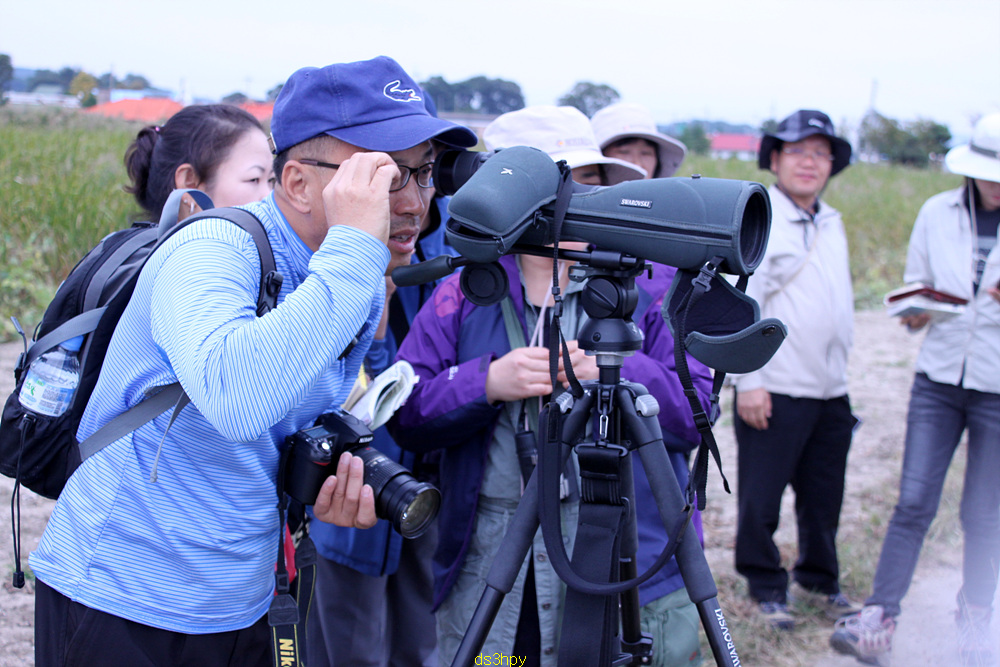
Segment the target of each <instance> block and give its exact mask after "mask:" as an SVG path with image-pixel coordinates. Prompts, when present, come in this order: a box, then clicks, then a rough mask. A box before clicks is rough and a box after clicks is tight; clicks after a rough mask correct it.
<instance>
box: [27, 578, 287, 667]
mask: <svg viewBox="0 0 1000 667" xmlns="http://www.w3.org/2000/svg"><path fill="white" fill-rule="evenodd" d="M179 583H180V582H179ZM273 655H274V651H273V650H272V647H271V629H270V627H268V625H267V615H266V614H265V615H264V616H263V617H262V618H261V619H260V620H259V621H257V622H256V623H254V624H253V625H251V626H250V627H249V628H244V629H242V630H233V631H230V632H215V633H211V634H205V635H189V634H184V633H182V632H171V631H170V630H161V629H160V628H154V627H150V626H148V625H143V624H141V623H136V622H135V621H129V620H126V619H124V618H120V617H118V616H113V615H111V614H106V613H104V612H103V611H98V610H96V609H91V608H90V607H85V606H84V605H82V604H80V603H79V602H73V601H72V600H70V599H69V598H68V597H66V596H65V595H63V594H62V593H60V592H59V591H57V590H56V589H54V588H52V587H50V586H47V585H46V584H45V582H43V581H42V580H40V579H39V580H36V584H35V665H36V666H37V667H73V666H74V665H79V666H80V667H119V666H121V665H128V666H129V667H175V666H176V665H189V666H190V667H202V666H203V667H226V666H227V665H228V666H230V667H272V664H273V663H274V658H273Z"/></svg>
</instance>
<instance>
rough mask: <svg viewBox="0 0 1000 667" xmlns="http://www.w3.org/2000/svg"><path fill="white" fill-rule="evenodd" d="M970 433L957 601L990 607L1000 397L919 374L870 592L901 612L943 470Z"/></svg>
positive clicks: (998, 523)
mask: <svg viewBox="0 0 1000 667" xmlns="http://www.w3.org/2000/svg"><path fill="white" fill-rule="evenodd" d="M966 430H968V435H969V438H968V441H969V451H968V461H967V463H966V468H965V483H964V486H963V488H962V505H961V510H960V517H961V521H962V530H963V532H964V533H965V554H964V564H963V569H962V575H963V586H962V591H961V592H960V594H959V596H960V598H964V601H965V602H968V603H970V604H973V605H976V606H980V607H991V606H992V605H993V596H994V594H995V592H996V588H997V567H998V566H1000V562H998V561H1000V394H991V393H986V392H981V391H974V390H971V389H963V388H962V387H956V386H954V385H949V384H941V383H938V382H932V381H931V380H929V379H928V378H927V376H926V375H924V374H922V373H918V374H917V376H916V378H914V381H913V389H912V391H911V392H910V407H909V413H908V414H907V418H906V445H905V450H904V453H903V472H902V475H901V477H900V481H899V502H898V504H897V505H896V509H895V510H894V511H893V514H892V519H891V520H890V521H889V530H888V532H887V534H886V536H885V542H884V543H883V544H882V554H881V556H880V557H879V561H878V568H877V569H876V570H875V581H874V582H873V590H872V596H871V597H870V598H868V600H867V602H866V604H879V605H882V606H883V607H885V611H886V613H887V614H889V615H892V616H895V615H897V614H899V611H900V602H901V601H902V599H903V597H904V596H905V595H906V591H907V589H909V587H910V582H911V580H912V579H913V571H914V570H915V569H916V567H917V559H918V557H919V555H920V549H921V547H922V546H923V543H924V536H926V534H927V529H928V528H929V527H930V525H931V521H933V519H934V516H935V515H936V514H937V510H938V505H939V503H940V501H941V490H942V488H943V487H944V480H945V475H946V474H947V472H948V466H949V465H950V463H951V459H952V456H953V455H954V454H955V449H956V448H957V447H958V443H959V440H960V439H961V436H962V432H963V431H966Z"/></svg>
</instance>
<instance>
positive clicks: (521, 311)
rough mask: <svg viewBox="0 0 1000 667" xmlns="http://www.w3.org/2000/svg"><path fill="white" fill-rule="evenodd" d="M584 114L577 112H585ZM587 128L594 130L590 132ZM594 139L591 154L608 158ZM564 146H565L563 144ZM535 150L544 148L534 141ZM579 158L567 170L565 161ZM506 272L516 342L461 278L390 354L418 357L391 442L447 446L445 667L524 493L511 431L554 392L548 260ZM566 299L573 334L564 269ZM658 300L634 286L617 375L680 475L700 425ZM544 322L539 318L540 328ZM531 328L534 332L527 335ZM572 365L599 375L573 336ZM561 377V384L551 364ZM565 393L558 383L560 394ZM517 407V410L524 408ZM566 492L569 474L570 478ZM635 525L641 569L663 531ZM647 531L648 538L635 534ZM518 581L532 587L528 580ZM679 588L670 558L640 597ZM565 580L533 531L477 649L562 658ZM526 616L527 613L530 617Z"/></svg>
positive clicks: (581, 318) (571, 288)
mask: <svg viewBox="0 0 1000 667" xmlns="http://www.w3.org/2000/svg"><path fill="white" fill-rule="evenodd" d="M584 120H586V119H585V117H584ZM587 132H588V133H589V125H588V128H587ZM590 136H591V142H592V144H594V148H593V151H594V153H595V154H596V157H595V158H594V161H595V162H597V161H599V160H606V159H607V158H603V156H601V155H600V153H599V151H597V149H596V143H595V142H593V140H592V133H590ZM564 143H565V142H564ZM539 147H540V148H542V147H541V146H539ZM570 166H574V165H572V164H571V165H570ZM500 264H501V266H502V267H503V268H504V270H505V271H506V273H507V277H508V280H509V285H510V288H509V294H508V298H509V299H510V302H509V304H510V305H511V306H512V311H513V313H514V314H515V317H516V319H517V325H518V326H519V327H520V329H521V334H522V336H523V341H522V336H517V337H516V338H517V340H515V341H511V340H509V337H508V333H507V331H508V329H507V325H506V324H505V321H504V314H503V310H504V309H503V307H502V305H500V304H497V305H493V306H487V307H481V306H476V305H474V304H473V303H471V302H469V301H468V300H466V299H465V298H464V296H463V294H462V292H461V290H460V288H459V282H458V277H457V276H452V277H450V278H449V279H447V280H446V281H445V282H444V283H442V284H441V285H440V286H439V287H438V288H437V289H436V290H435V292H434V295H433V296H432V297H431V300H430V301H429V302H428V303H427V304H425V306H424V307H423V308H422V309H421V311H420V313H419V314H418V315H417V317H416V319H415V320H414V322H413V325H412V327H411V329H410V333H409V335H408V336H407V337H406V340H405V341H404V342H403V344H402V346H401V348H400V350H399V354H398V357H397V358H398V359H405V360H407V361H408V362H410V364H412V365H413V368H414V370H415V371H416V373H417V374H418V375H419V376H420V381H419V382H418V383H417V384H416V386H415V388H414V391H413V393H412V394H411V395H410V398H409V399H408V400H407V402H406V404H405V405H404V406H403V407H402V408H401V409H400V411H399V412H398V413H397V415H396V418H395V420H394V422H393V424H392V426H393V435H394V437H395V438H396V440H397V442H398V443H399V444H400V446H402V447H404V448H407V449H413V450H416V451H429V450H433V449H442V463H441V492H442V495H443V502H442V507H441V513H440V515H439V521H440V542H439V545H438V549H437V553H436V554H435V562H434V570H435V571H434V575H435V600H434V605H435V609H436V616H437V627H438V647H439V650H440V657H441V661H442V664H450V662H451V660H452V658H453V657H454V655H455V652H456V651H457V648H458V646H459V644H460V642H461V639H462V637H463V636H464V634H465V631H466V628H467V625H468V622H469V620H470V619H471V617H472V613H473V610H474V609H475V606H476V604H477V603H478V601H479V598H480V596H481V594H482V591H483V590H484V587H485V576H486V573H487V572H488V570H489V567H490V565H491V563H492V562H493V558H494V556H495V555H496V553H497V550H498V549H499V547H500V545H501V543H502V541H503V537H504V535H505V534H506V532H507V527H508V525H509V523H510V520H511V517H512V516H513V513H514V510H515V509H516V507H517V503H518V501H519V499H520V496H521V487H522V481H521V474H520V468H519V465H518V459H517V453H516V448H515V444H514V435H515V432H516V431H517V430H519V429H520V428H521V427H522V424H523V420H525V419H527V420H528V422H529V424H530V423H531V422H532V419H533V416H534V415H537V408H538V406H539V404H540V402H541V400H542V397H545V396H547V395H548V394H550V393H551V392H552V387H551V385H550V381H549V370H548V355H549V353H548V349H547V348H546V347H544V343H542V344H538V345H533V344H532V343H533V342H534V341H535V340H540V341H545V340H547V338H546V337H545V336H543V335H539V333H538V332H541V331H544V329H545V328H546V324H547V323H548V314H547V312H546V310H547V309H546V308H545V306H544V305H541V306H540V305H538V304H544V303H545V296H546V294H548V292H549V287H550V286H551V279H552V264H551V260H550V259H546V258H540V257H533V256H528V255H521V256H517V257H514V256H510V255H508V256H504V257H502V258H501V260H500ZM561 275H562V277H563V279H562V284H561V290H562V294H563V295H564V300H563V302H564V307H563V315H562V318H561V319H562V327H563V331H564V334H565V336H566V338H567V339H573V338H575V337H576V334H577V332H578V331H580V329H581V328H582V326H583V325H584V324H585V322H586V320H587V315H586V313H584V312H583V309H582V305H581V303H580V298H579V297H580V293H581V292H582V290H583V285H582V284H580V283H576V282H570V281H569V280H568V279H567V277H566V272H565V271H563V272H562V273H561ZM660 299H662V295H657V298H654V296H653V295H651V294H650V293H648V292H647V291H645V290H644V289H642V288H641V287H640V288H639V304H638V307H637V308H636V311H635V312H636V313H637V315H638V318H639V319H638V320H637V324H638V325H639V327H640V328H641V329H642V330H643V332H644V334H645V340H644V343H643V348H642V350H640V351H639V352H637V353H636V354H635V355H633V356H630V357H626V358H625V360H624V365H623V367H622V371H621V376H622V378H623V379H625V380H629V381H632V382H637V383H640V384H643V385H644V386H645V387H646V388H647V389H648V390H649V393H650V394H652V395H653V396H654V397H655V398H656V399H657V401H658V402H659V404H660V413H659V421H660V425H661V428H662V429H663V433H664V440H665V441H666V442H667V446H668V449H670V455H671V461H672V463H673V465H674V468H675V471H676V472H677V473H678V477H679V479H680V482H681V483H682V484H684V483H686V475H687V471H686V465H685V463H686V462H685V454H686V453H687V452H688V451H690V450H691V449H693V448H694V447H695V445H696V444H697V443H698V441H699V438H698V433H697V430H696V429H695V426H694V423H693V418H692V416H691V411H690V406H689V404H688V402H687V399H686V398H685V397H684V395H683V393H682V389H681V384H680V380H679V379H678V377H677V373H676V369H675V367H674V360H673V338H672V336H671V335H670V333H669V331H668V329H667V326H666V323H665V322H664V320H663V318H662V317H661V315H660V312H659V305H658V302H659V300H660ZM539 321H541V323H542V324H541V325H539V324H538V323H539ZM533 332H534V333H533ZM568 345H569V349H570V350H571V361H572V365H573V370H574V372H575V373H576V375H577V377H579V378H580V379H581V380H587V379H596V378H597V367H596V363H595V360H594V358H593V357H589V356H586V355H585V354H584V352H583V350H581V349H579V346H578V345H577V344H576V341H575V340H570V341H569V343H568ZM688 363H689V365H690V367H691V370H692V375H693V377H694V382H695V386H696V388H697V390H698V392H699V395H701V396H702V397H703V398H702V400H703V402H705V398H704V397H707V395H708V393H709V390H710V378H709V372H708V369H707V368H705V367H704V366H703V365H701V364H699V363H698V362H696V361H694V360H693V359H690V358H689V360H688ZM559 380H560V381H563V380H565V374H564V373H563V372H562V371H560V376H559ZM561 389H562V388H561V387H557V388H556V390H557V391H560V390H561ZM522 406H523V410H522ZM634 460H635V461H636V465H635V468H636V471H637V472H636V474H635V484H636V507H637V511H638V512H639V514H640V515H641V514H642V513H643V512H644V510H645V511H647V512H652V513H655V512H656V508H655V505H654V503H653V498H652V491H651V490H650V488H649V484H648V482H647V481H646V477H645V474H643V473H642V468H641V463H640V462H639V461H638V457H634ZM567 478H568V481H569V484H568V486H569V487H570V488H571V489H572V488H575V482H576V480H575V475H567ZM577 502H578V498H577V495H576V493H575V492H572V491H571V492H570V493H569V494H567V495H566V497H565V498H563V505H562V507H563V513H562V514H563V524H564V528H563V535H564V541H565V542H566V544H567V551H569V552H571V551H572V540H573V533H574V530H575V526H576V515H577ZM641 524H642V522H641V519H640V546H639V554H638V560H639V565H640V569H641V568H642V566H643V564H644V563H645V564H646V565H648V563H649V562H651V561H652V559H653V557H654V556H655V555H656V554H658V553H659V552H660V551H661V550H662V548H663V545H664V543H665V542H666V535H665V531H664V530H663V529H662V528H661V529H660V530H659V531H644V530H643V529H642V525H641ZM644 538H647V539H644ZM526 582H528V583H527V585H526ZM681 585H682V582H681V580H680V574H679V572H678V570H677V565H676V563H675V562H673V561H671V562H670V563H668V565H667V566H666V567H664V568H663V569H662V570H661V571H660V572H658V573H657V575H656V576H655V577H654V580H653V581H652V582H651V585H647V586H646V587H645V589H644V590H643V591H641V592H640V604H644V603H645V600H644V599H643V598H644V596H648V599H655V598H656V597H659V596H661V595H663V594H664V593H663V592H662V590H657V589H658V588H659V587H663V588H666V589H668V590H670V591H672V590H677V589H678V588H679V587H680V586H681ZM563 590H564V589H563V585H562V583H561V582H560V581H559V580H558V577H557V576H556V575H555V573H554V571H553V570H552V569H551V566H549V561H548V554H547V551H546V548H545V544H544V541H543V540H542V538H541V534H540V533H539V534H536V536H535V539H534V541H533V545H532V550H531V552H530V558H528V559H526V561H525V563H524V564H523V565H522V568H521V572H520V573H519V575H518V578H517V581H516V583H515V585H514V588H513V589H512V591H511V592H510V594H508V595H507V596H506V597H505V599H504V601H503V604H502V605H501V607H500V611H499V613H498V614H497V618H496V620H495V621H494V623H493V626H492V628H491V631H490V634H489V636H488V637H487V640H486V643H485V645H484V647H483V653H484V654H493V653H502V654H504V655H508V656H510V655H517V656H521V655H525V654H528V653H534V654H536V655H539V657H540V663H541V664H555V660H556V658H557V655H558V645H557V644H558V623H559V622H560V616H561V614H560V611H561V601H562V599H563ZM524 612H528V613H527V614H526V613H524Z"/></svg>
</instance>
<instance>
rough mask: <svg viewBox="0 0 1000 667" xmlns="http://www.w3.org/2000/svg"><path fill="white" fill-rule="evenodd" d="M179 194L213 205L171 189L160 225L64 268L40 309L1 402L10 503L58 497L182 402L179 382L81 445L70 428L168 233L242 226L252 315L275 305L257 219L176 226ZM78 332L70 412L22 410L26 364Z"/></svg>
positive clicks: (229, 211) (276, 283)
mask: <svg viewBox="0 0 1000 667" xmlns="http://www.w3.org/2000/svg"><path fill="white" fill-rule="evenodd" d="M184 192H189V193H190V194H191V195H192V196H193V197H194V198H195V199H196V201H197V202H198V204H199V205H201V206H202V207H203V208H206V209H211V207H212V202H211V200H210V199H209V198H208V197H207V195H205V194H204V193H202V192H199V191H197V190H188V191H181V190H175V191H174V193H173V195H172V197H171V200H168V204H167V206H166V207H165V208H164V210H165V214H164V217H162V218H161V219H160V223H159V224H157V223H149V222H142V223H136V224H134V225H132V227H130V228H128V229H122V230H119V231H117V232H114V233H112V234H110V235H108V236H106V237H105V238H104V239H103V240H101V242H100V243H98V244H97V245H96V246H95V247H94V248H93V249H91V250H90V252H88V253H87V255H86V256H84V258H83V259H81V260H80V262H79V263H78V264H77V265H76V266H75V267H74V268H73V270H72V271H70V274H69V275H68V276H67V277H66V280H65V281H63V283H62V284H61V285H60V286H59V289H58V290H57V291H56V295H55V297H54V298H53V299H52V302H51V303H50V304H49V306H48V308H46V310H45V314H44V315H43V317H42V321H41V322H40V323H39V325H38V327H37V329H36V331H35V335H34V337H33V342H32V343H31V345H30V347H29V346H27V344H26V345H25V352H24V353H23V354H21V356H20V359H19V360H18V363H17V366H16V368H15V369H14V379H15V385H16V386H15V388H14V391H13V392H12V393H11V394H10V396H8V397H7V402H6V404H5V405H4V409H3V417H2V421H0V473H2V474H3V475H5V476H7V477H12V478H13V479H14V480H15V481H14V497H15V499H19V486H20V485H22V484H23V485H24V486H26V487H28V488H29V489H31V490H32V491H34V492H35V493H37V494H39V495H41V496H45V497H46V498H53V499H54V498H57V497H58V496H59V494H60V492H62V489H63V487H64V486H65V484H66V480H67V479H69V476H70V475H71V474H72V473H73V471H74V470H76V468H77V467H78V466H79V465H80V463H81V462H82V461H83V460H84V459H86V458H87V457H88V456H90V455H92V454H93V453H95V452H96V451H99V450H100V449H101V448H103V447H104V446H106V445H109V444H111V443H112V442H114V441H115V440H117V439H118V438H120V437H122V436H123V435H125V434H127V433H130V432H131V431H134V430H135V429H136V428H138V427H139V426H141V425H143V424H145V423H146V422H148V421H150V420H152V419H153V418H154V417H156V416H158V415H160V414H162V413H163V412H165V411H166V410H168V409H169V408H171V407H174V406H176V407H177V408H178V409H177V410H175V414H176V413H177V412H179V409H180V408H183V406H184V405H186V403H187V402H188V398H187V395H186V394H185V393H184V391H183V389H181V387H180V384H179V383H174V384H171V385H167V386H166V387H162V388H160V390H159V391H158V392H157V393H153V394H151V395H150V397H149V398H147V399H146V400H144V401H143V402H141V403H139V404H138V405H136V406H135V407H133V408H131V409H130V410H128V411H127V412H125V413H123V414H121V415H119V416H118V417H116V418H115V419H113V420H111V422H109V423H108V424H107V425H105V426H104V427H103V428H101V429H100V430H98V431H97V432H96V433H94V434H93V435H92V436H91V437H89V438H87V439H86V440H85V441H84V442H82V443H79V444H78V443H77V440H76V431H77V428H78V427H79V424H80V419H81V417H82V416H83V412H84V410H85V408H86V407H87V401H88V400H89V399H90V395H91V393H92V392H93V390H94V385H95V384H96V383H97V378H98V376H99V375H100V371H101V366H102V365H103V364H104V357H105V353H106V352H107V348H108V344H109V343H110V342H111V335H112V334H113V333H114V330H115V326H116V325H117V323H118V320H119V318H120V317H121V315H122V312H123V311H124V310H125V306H126V305H128V302H129V299H130V298H131V296H132V292H133V290H134V289H135V285H136V281H137V280H138V277H139V273H140V271H141V270H142V267H143V266H144V265H145V263H146V260H147V259H148V258H149V257H150V255H152V253H153V251H154V250H155V249H156V248H157V247H158V246H159V244H161V243H163V242H164V241H165V240H166V239H167V238H169V237H170V235H171V234H174V233H175V232H177V231H178V230H180V229H182V228H184V227H185V226H187V225H189V224H190V223H192V222H194V221H195V220H201V219H204V218H222V219H225V220H229V221H230V222H232V223H233V224H236V225H239V226H240V227H241V228H243V229H245V230H246V231H247V232H249V233H250V235H251V236H252V237H253V239H254V242H255V243H256V245H257V252H258V254H259V255H260V263H261V282H260V284H261V289H260V293H259V295H258V297H257V315H258V316H261V315H263V314H264V313H266V312H268V311H269V310H271V308H273V307H274V304H275V302H276V300H277V296H278V291H279V290H280V289H281V282H282V280H281V275H280V274H279V273H278V272H277V271H276V270H275V265H274V255H273V253H272V250H271V244H270V243H269V242H268V239H267V232H266V231H265V230H264V227H263V225H262V224H261V223H260V221H259V220H258V219H257V218H256V217H255V216H254V215H253V214H251V213H250V212H248V211H245V210H243V209H238V208H220V209H213V210H209V211H205V212H203V213H199V214H197V215H194V216H191V217H189V218H186V219H184V220H183V221H181V222H179V223H177V222H176V219H177V217H176V216H177V213H176V211H177V205H179V203H180V196H181V195H182V194H183V193H184ZM167 211H171V213H167ZM15 324H16V320H15ZM19 330H20V328H19ZM23 335H24V334H23V332H22V336H23ZM80 335H83V336H84V342H83V345H82V346H81V348H80V351H79V353H78V354H79V361H80V382H79V385H78V386H77V388H76V391H75V393H74V395H73V399H72V403H71V404H70V406H69V408H68V409H67V410H66V412H64V413H63V414H61V415H59V416H57V417H50V416H47V415H40V414H37V413H35V412H32V411H30V410H27V409H25V408H24V407H23V406H22V405H21V402H20V399H19V394H20V392H21V386H22V385H23V384H24V381H25V378H26V377H27V369H28V366H30V365H31V362H32V361H34V360H35V359H36V358H38V357H39V356H40V355H42V354H44V353H45V352H47V351H48V350H51V349H53V348H55V347H56V346H58V345H59V344H60V343H62V342H64V341H66V340H69V339H71V338H74V337H76V336H80ZM18 542H19V540H18V539H17V531H16V530H15V560H19V555H20V554H19V553H18V552H19V551H20V549H19V545H18ZM18 570H20V567H18Z"/></svg>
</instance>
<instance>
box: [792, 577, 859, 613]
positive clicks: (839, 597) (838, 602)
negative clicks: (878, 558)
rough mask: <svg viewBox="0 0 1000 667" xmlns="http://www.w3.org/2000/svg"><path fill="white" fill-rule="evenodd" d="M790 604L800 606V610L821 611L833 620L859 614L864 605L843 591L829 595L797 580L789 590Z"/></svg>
mask: <svg viewBox="0 0 1000 667" xmlns="http://www.w3.org/2000/svg"><path fill="white" fill-rule="evenodd" d="M788 604H789V605H792V606H793V607H794V606H799V607H800V609H798V611H803V612H808V613H814V612H816V611H821V612H823V615H824V616H826V617H827V618H829V619H830V620H831V621H836V620H837V619H839V618H843V617H844V616H850V615H851V614H857V613H858V612H860V611H861V609H862V605H860V604H858V603H857V602H854V601H852V600H851V599H850V598H848V597H847V596H846V595H844V594H843V593H834V594H832V595H827V594H826V593H820V592H818V591H811V590H809V589H808V588H805V587H804V586H803V585H802V584H800V583H799V582H797V581H796V582H793V583H792V587H791V588H790V589H789V591H788Z"/></svg>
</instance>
